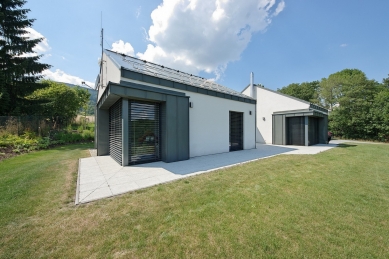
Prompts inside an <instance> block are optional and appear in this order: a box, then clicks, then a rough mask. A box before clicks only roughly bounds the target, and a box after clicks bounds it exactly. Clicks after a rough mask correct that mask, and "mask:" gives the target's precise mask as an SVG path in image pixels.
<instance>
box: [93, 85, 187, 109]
mask: <svg viewBox="0 0 389 259" xmlns="http://www.w3.org/2000/svg"><path fill="white" fill-rule="evenodd" d="M167 95H174V96H180V97H184V98H189V96H186V95H185V94H184V93H181V92H176V91H171V90H166V89H161V88H157V87H151V86H146V85H140V84H135V83H131V82H123V81H122V82H121V83H120V84H116V83H112V82H109V83H108V85H107V86H106V88H105V89H104V93H103V94H102V96H101V98H100V99H99V101H98V103H97V107H98V108H99V109H103V110H106V109H109V107H111V106H112V105H113V104H114V103H115V102H116V101H117V100H119V99H120V98H130V99H135V100H147V101H156V102H165V101H166V96H167Z"/></svg>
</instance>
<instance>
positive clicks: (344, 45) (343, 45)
mask: <svg viewBox="0 0 389 259" xmlns="http://www.w3.org/2000/svg"><path fill="white" fill-rule="evenodd" d="M347 46H348V44H346V43H343V44H340V47H342V48H345V47H347Z"/></svg>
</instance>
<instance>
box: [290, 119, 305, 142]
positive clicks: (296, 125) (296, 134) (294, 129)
mask: <svg viewBox="0 0 389 259" xmlns="http://www.w3.org/2000/svg"><path fill="white" fill-rule="evenodd" d="M286 123H287V145H296V146H305V122H304V117H289V118H287V122H286Z"/></svg>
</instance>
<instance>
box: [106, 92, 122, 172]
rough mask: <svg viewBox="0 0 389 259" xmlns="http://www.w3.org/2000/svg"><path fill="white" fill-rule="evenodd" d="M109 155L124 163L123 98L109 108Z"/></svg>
mask: <svg viewBox="0 0 389 259" xmlns="http://www.w3.org/2000/svg"><path fill="white" fill-rule="evenodd" d="M109 155H110V156H111V157H112V158H113V159H114V160H115V161H116V162H118V163H119V164H120V165H122V99H120V100H119V101H117V102H116V103H115V104H114V105H112V106H111V107H110V108H109Z"/></svg>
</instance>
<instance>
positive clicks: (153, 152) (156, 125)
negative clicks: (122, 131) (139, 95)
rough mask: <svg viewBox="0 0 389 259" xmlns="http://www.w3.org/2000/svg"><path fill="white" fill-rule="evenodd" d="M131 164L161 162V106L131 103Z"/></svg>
mask: <svg viewBox="0 0 389 259" xmlns="http://www.w3.org/2000/svg"><path fill="white" fill-rule="evenodd" d="M128 114H129V117H130V118H129V128H130V129H129V148H130V150H129V156H130V157H129V164H132V165H133V164H141V163H148V162H154V161H159V160H161V155H160V154H161V152H160V150H161V145H160V139H161V134H160V104H159V103H152V102H143V101H130V105H129V113H128Z"/></svg>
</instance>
